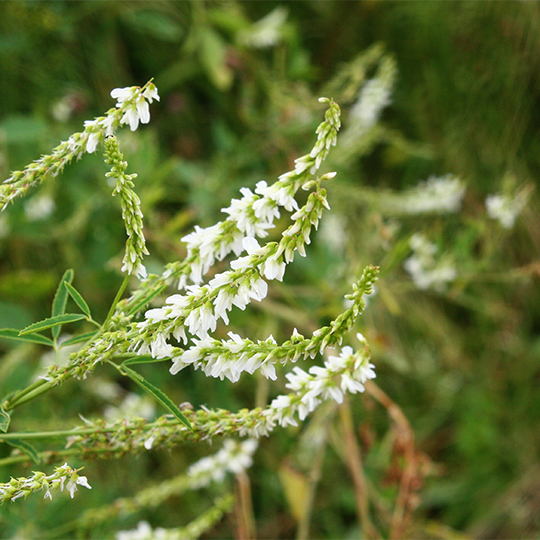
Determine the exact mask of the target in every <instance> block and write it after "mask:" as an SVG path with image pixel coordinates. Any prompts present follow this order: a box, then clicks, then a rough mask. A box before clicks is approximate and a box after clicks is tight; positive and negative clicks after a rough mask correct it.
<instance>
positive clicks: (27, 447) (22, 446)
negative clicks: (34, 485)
mask: <svg viewBox="0 0 540 540" xmlns="http://www.w3.org/2000/svg"><path fill="white" fill-rule="evenodd" d="M4 442H6V443H8V444H10V445H11V446H14V447H15V448H18V449H19V450H22V451H23V452H24V453H25V454H26V455H27V456H28V457H29V458H30V459H31V460H32V461H33V462H34V463H40V462H41V460H40V459H39V456H38V453H37V451H36V449H35V448H34V447H33V446H32V445H31V444H28V443H27V442H24V441H21V440H19V439H6V440H5V441H4Z"/></svg>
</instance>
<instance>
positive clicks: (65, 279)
mask: <svg viewBox="0 0 540 540" xmlns="http://www.w3.org/2000/svg"><path fill="white" fill-rule="evenodd" d="M72 280H73V270H71V269H69V270H66V271H65V272H64V275H63V276H62V279H61V280H60V284H59V285H58V289H56V294H55V295H54V300H53V305H52V314H51V315H52V316H53V317H58V316H59V315H63V314H64V313H65V311H66V304H67V298H68V293H67V289H66V286H65V285H64V284H65V283H71V281H72ZM52 335H53V338H54V339H57V338H58V336H59V335H60V327H58V328H56V327H55V328H54V329H53V331H52Z"/></svg>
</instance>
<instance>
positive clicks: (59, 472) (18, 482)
mask: <svg viewBox="0 0 540 540" xmlns="http://www.w3.org/2000/svg"><path fill="white" fill-rule="evenodd" d="M80 470H81V469H72V468H71V467H70V466H69V465H68V464H67V463H65V464H64V465H61V466H59V467H56V468H55V469H54V473H53V474H51V475H49V476H47V475H46V474H45V473H44V472H35V473H34V474H33V475H32V476H30V477H28V478H24V477H22V478H12V479H11V480H10V481H9V482H6V483H4V484H0V504H3V503H5V502H6V501H12V502H13V501H15V500H16V499H20V498H21V497H24V498H25V499H26V498H27V497H28V496H29V495H30V494H32V493H34V492H36V491H42V490H43V491H45V498H46V499H47V498H49V499H52V491H54V490H57V489H60V491H64V487H65V488H66V491H68V492H69V494H70V495H71V498H73V495H74V494H75V492H76V491H77V486H84V487H86V488H88V489H92V488H91V486H90V485H89V484H88V480H87V478H86V476H79V474H78V472H79V471H80Z"/></svg>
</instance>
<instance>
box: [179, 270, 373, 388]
mask: <svg viewBox="0 0 540 540" xmlns="http://www.w3.org/2000/svg"><path fill="white" fill-rule="evenodd" d="M377 271H378V270H377V268H375V267H372V266H369V267H367V268H366V269H365V271H364V273H363V275H362V278H361V279H360V280H359V282H358V283H355V284H354V285H353V293H352V294H351V295H348V296H347V299H348V300H349V301H350V306H349V308H348V309H347V310H346V311H344V312H343V313H342V314H340V315H339V316H338V317H337V318H336V319H335V320H334V321H332V322H331V323H330V325H329V326H326V327H323V328H320V329H318V330H316V331H315V332H314V333H313V336H312V337H311V338H310V339H306V338H305V337H304V336H302V335H301V334H299V333H298V332H297V331H296V330H295V331H294V333H293V335H292V336H291V338H290V340H288V341H286V342H285V343H283V344H281V345H278V344H277V343H276V341H275V340H274V338H273V337H272V336H269V337H268V338H267V339H266V340H260V341H258V342H257V343H254V342H253V341H251V340H250V339H242V338H241V337H240V336H239V335H238V334H235V333H233V332H229V334H228V335H229V338H230V339H228V340H218V339H214V338H211V337H209V336H205V337H204V338H200V339H196V338H195V339H194V340H193V343H194V344H193V345H192V346H191V347H190V348H189V349H186V350H185V351H184V350H182V349H176V350H175V351H174V354H173V365H172V367H171V373H173V374H175V373H178V372H179V371H180V370H181V369H183V368H185V367H186V366H192V367H194V368H195V369H202V371H203V372H204V373H205V374H206V375H207V376H209V377H219V378H220V379H223V378H227V379H229V380H231V381H232V382H236V381H237V380H238V379H239V378H240V375H241V374H242V373H243V372H244V371H245V372H248V373H250V374H252V373H254V372H255V371H256V370H260V372H261V374H262V375H264V376H265V377H267V378H270V379H275V378H276V370H275V364H276V363H278V362H280V363H281V364H283V365H284V364H286V363H288V362H297V361H298V360H299V359H302V360H305V359H306V358H314V357H315V356H316V355H317V354H320V353H323V352H324V350H325V349H326V348H327V347H329V346H334V345H337V344H340V343H341V340H342V337H343V336H344V335H345V334H346V333H347V332H349V331H350V330H351V328H352V326H353V324H354V322H355V321H356V319H357V318H358V316H359V315H360V314H361V313H362V311H363V309H364V307H365V298H364V297H365V296H367V295H369V294H371V293H372V292H373V283H374V281H375V280H376V278H377Z"/></svg>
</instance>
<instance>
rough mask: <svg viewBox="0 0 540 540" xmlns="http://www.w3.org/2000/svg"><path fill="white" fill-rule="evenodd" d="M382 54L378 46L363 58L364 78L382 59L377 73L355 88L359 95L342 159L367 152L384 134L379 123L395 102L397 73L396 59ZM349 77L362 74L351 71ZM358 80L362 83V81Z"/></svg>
mask: <svg viewBox="0 0 540 540" xmlns="http://www.w3.org/2000/svg"><path fill="white" fill-rule="evenodd" d="M381 56H382V51H381V50H380V49H379V48H377V47H374V48H373V49H372V50H371V51H369V52H368V53H367V54H366V55H363V56H362V57H360V58H359V62H358V73H360V74H361V75H360V76H361V77H362V79H363V77H365V74H366V71H367V68H368V67H369V66H370V65H371V64H373V63H375V62H378V66H377V70H376V73H375V75H374V76H373V77H372V78H371V79H368V80H367V81H365V82H364V84H363V85H362V86H361V88H360V90H359V91H358V90H356V92H355V93H356V94H357V98H356V100H355V102H354V103H353V104H352V105H351V107H350V110H349V117H348V123H347V128H346V129H345V130H344V132H343V135H342V138H341V142H340V148H341V152H340V155H339V156H338V159H339V160H340V161H347V160H349V159H351V158H352V157H353V156H355V155H358V154H359V153H365V152H366V149H367V148H369V147H370V146H371V145H372V144H373V142H374V141H375V140H376V138H377V137H380V133H381V132H380V130H379V129H377V123H378V121H379V119H380V117H381V114H382V112H383V110H384V109H385V107H387V106H388V105H389V104H390V103H391V94H392V88H393V86H394V82H395V80H396V76H397V69H396V63H395V61H394V59H393V58H392V57H390V56H382V57H381ZM349 77H350V78H351V79H352V80H353V81H354V80H357V79H358V77H359V75H358V74H350V75H349ZM356 84H357V85H358V82H357V83H356ZM356 88H357V87H356Z"/></svg>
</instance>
